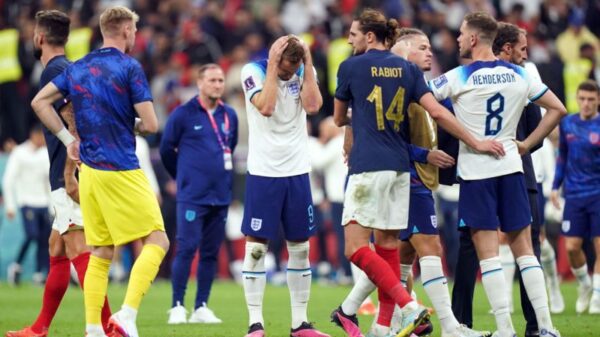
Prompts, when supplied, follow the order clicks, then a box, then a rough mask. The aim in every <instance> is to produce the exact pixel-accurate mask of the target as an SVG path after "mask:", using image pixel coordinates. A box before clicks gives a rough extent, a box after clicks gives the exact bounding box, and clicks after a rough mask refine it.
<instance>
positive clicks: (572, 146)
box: [552, 114, 600, 198]
mask: <svg viewBox="0 0 600 337" xmlns="http://www.w3.org/2000/svg"><path fill="white" fill-rule="evenodd" d="M563 182H564V195H565V197H566V198H582V197H589V196H595V195H599V194H600V115H598V116H596V117H595V118H593V119H591V120H582V119H581V117H580V115H579V114H575V115H570V116H567V117H564V118H563V119H562V121H561V123H560V139H559V149H558V158H557V159H556V172H555V174H554V183H553V184H552V188H553V189H558V188H559V187H560V185H561V184H562V183H563Z"/></svg>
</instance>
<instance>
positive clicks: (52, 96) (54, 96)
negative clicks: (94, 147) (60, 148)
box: [31, 82, 79, 161]
mask: <svg viewBox="0 0 600 337" xmlns="http://www.w3.org/2000/svg"><path fill="white" fill-rule="evenodd" d="M61 98H63V95H62V94H61V93H60V91H59V90H58V88H57V87H56V85H54V83H52V82H50V83H48V84H46V86H44V87H43V88H42V90H40V91H39V92H38V93H37V95H35V97H34V98H33V100H32V101H31V107H32V108H33V111H35V114H36V115H37V116H38V118H39V119H40V121H41V122H42V123H43V124H44V125H45V126H46V127H47V128H48V130H50V132H52V133H53V134H55V135H56V137H58V139H60V141H61V142H62V143H63V144H65V146H66V147H67V154H68V156H69V158H71V159H73V160H76V161H78V160H79V141H77V139H76V138H75V137H73V135H71V133H70V132H69V130H67V128H65V125H64V124H63V122H62V120H61V119H60V116H59V115H58V113H57V112H56V110H54V106H52V103H54V102H55V101H57V100H59V99H61Z"/></svg>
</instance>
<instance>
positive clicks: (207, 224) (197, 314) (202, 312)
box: [190, 205, 228, 323]
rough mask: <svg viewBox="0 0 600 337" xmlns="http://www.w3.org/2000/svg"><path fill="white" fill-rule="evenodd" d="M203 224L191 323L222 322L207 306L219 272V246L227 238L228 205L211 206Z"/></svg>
mask: <svg viewBox="0 0 600 337" xmlns="http://www.w3.org/2000/svg"><path fill="white" fill-rule="evenodd" d="M209 209H210V211H209V212H208V214H207V216H205V221H204V225H203V226H202V239H201V243H200V261H199V262H198V269H197V272H196V281H197V290H196V303H195V305H194V309H195V311H194V313H193V314H192V316H191V317H190V323H221V322H222V321H221V319H219V318H218V317H217V316H215V314H214V313H213V311H212V310H210V309H209V308H208V306H207V303H208V298H209V296H210V290H211V287H212V284H213V281H214V279H215V275H216V274H217V260H218V257H219V248H221V243H223V239H225V222H226V221H227V209H228V206H227V205H225V206H213V207H209Z"/></svg>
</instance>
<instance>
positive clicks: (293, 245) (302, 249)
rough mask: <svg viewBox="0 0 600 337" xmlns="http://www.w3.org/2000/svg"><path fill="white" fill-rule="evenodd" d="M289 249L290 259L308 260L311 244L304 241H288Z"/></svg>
mask: <svg viewBox="0 0 600 337" xmlns="http://www.w3.org/2000/svg"><path fill="white" fill-rule="evenodd" d="M287 249H288V253H289V255H290V258H295V259H298V260H306V259H308V252H309V249H310V244H309V243H308V241H304V242H293V241H287Z"/></svg>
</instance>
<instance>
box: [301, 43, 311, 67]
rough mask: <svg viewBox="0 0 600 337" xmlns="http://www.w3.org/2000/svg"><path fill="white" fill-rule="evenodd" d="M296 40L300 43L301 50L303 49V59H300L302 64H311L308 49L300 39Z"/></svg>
mask: <svg viewBox="0 0 600 337" xmlns="http://www.w3.org/2000/svg"><path fill="white" fill-rule="evenodd" d="M298 40H299V41H300V45H301V46H302V49H304V57H303V58H302V62H304V64H306V62H312V55H311V53H310V47H309V46H308V44H307V43H306V42H304V41H303V40H302V39H300V38H298Z"/></svg>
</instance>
